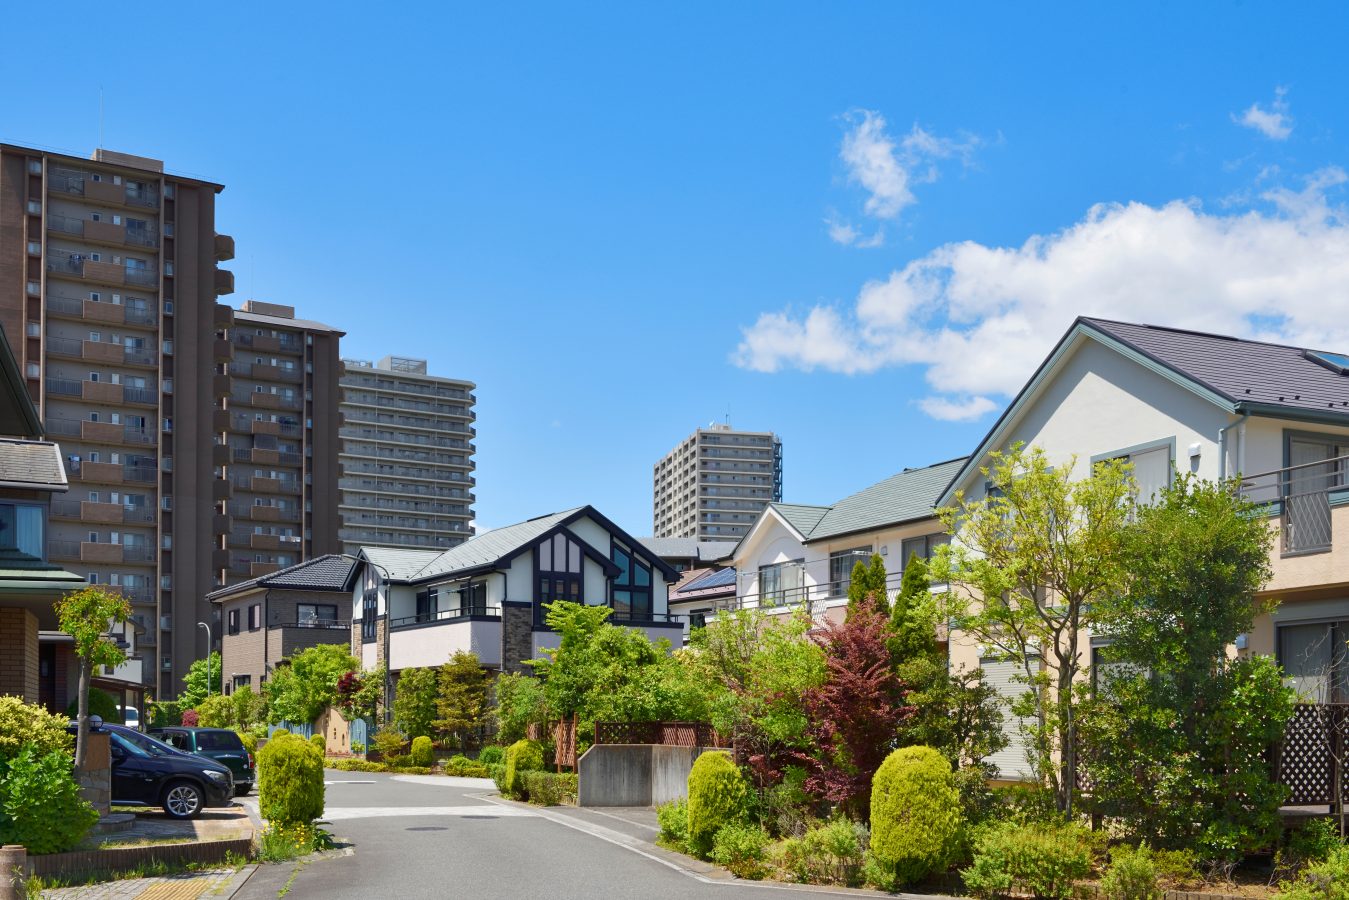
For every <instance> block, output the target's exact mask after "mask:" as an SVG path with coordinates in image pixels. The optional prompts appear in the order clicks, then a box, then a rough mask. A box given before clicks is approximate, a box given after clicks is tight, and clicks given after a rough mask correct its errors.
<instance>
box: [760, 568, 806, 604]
mask: <svg viewBox="0 0 1349 900" xmlns="http://www.w3.org/2000/svg"><path fill="white" fill-rule="evenodd" d="M804 562H805V560H801V559H794V560H791V561H789V562H780V563H774V564H773V565H771V566H759V602H760V605H762V606H782V605H784V604H787V603H795V602H798V601H800V600H801V599H802V583H801V570H802V567H803V564H804Z"/></svg>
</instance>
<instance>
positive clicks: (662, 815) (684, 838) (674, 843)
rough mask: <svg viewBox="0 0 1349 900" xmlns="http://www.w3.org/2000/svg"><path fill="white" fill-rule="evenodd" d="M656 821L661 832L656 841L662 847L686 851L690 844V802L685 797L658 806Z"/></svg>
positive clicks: (681, 851) (680, 851)
mask: <svg viewBox="0 0 1349 900" xmlns="http://www.w3.org/2000/svg"><path fill="white" fill-rule="evenodd" d="M656 821H657V822H658V823H659V824H660V834H658V835H657V836H656V843H658V844H660V845H661V846H662V847H668V848H669V849H671V850H675V851H678V852H679V853H685V852H687V851H688V846H689V804H688V801H687V800H685V799H684V798H683V797H680V798H679V799H678V800H671V801H670V802H668V803H662V804H661V805H660V806H658V807H656Z"/></svg>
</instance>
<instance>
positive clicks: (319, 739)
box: [309, 734, 328, 753]
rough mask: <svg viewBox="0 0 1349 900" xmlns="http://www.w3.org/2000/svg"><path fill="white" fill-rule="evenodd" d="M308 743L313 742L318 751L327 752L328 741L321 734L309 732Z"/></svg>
mask: <svg viewBox="0 0 1349 900" xmlns="http://www.w3.org/2000/svg"><path fill="white" fill-rule="evenodd" d="M309 743H311V744H313V745H314V746H315V747H318V748H319V752H320V753H327V752H328V741H327V739H326V738H324V736H323V735H321V734H311V735H310V736H309Z"/></svg>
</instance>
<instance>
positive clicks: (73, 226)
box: [47, 214, 159, 250]
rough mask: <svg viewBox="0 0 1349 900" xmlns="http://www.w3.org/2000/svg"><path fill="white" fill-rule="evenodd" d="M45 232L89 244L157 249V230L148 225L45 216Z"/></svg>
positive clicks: (55, 215) (53, 215)
mask: <svg viewBox="0 0 1349 900" xmlns="http://www.w3.org/2000/svg"><path fill="white" fill-rule="evenodd" d="M47 230H48V231H50V232H53V233H54V234H60V235H69V236H71V237H77V238H80V239H82V240H85V241H88V242H89V243H91V244H106V245H109V246H113V247H123V246H125V247H145V248H148V249H151V250H156V249H158V248H159V229H157V228H154V227H152V226H148V225H144V226H137V227H128V226H126V225H115V224H113V223H112V222H102V221H99V222H95V221H93V220H92V219H77V218H75V217H73V216H62V215H57V214H52V215H49V216H47Z"/></svg>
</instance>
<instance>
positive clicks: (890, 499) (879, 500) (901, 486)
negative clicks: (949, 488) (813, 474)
mask: <svg viewBox="0 0 1349 900" xmlns="http://www.w3.org/2000/svg"><path fill="white" fill-rule="evenodd" d="M964 462H965V458H964V457H961V458H960V459H952V460H948V461H946V462H942V463H937V464H935V465H931V466H927V467H925V468H922V469H905V470H904V471H903V472H900V473H899V474H898V475H892V476H890V477H889V478H887V479H885V480H884V481H882V482H880V483H878V484H873V485H872V486H871V487H869V488H867V489H866V490H863V491H858V492H857V493H856V494H852V495H851V496H848V497H844V498H843V499H842V500H840V501H838V502H837V503H835V504H834V505H833V506H830V507H826V510H827V511H826V512H825V514H824V516H823V517H822V518H821V519H820V520H819V522H818V523H817V524H816V525H815V527H814V528H813V529H811V530H810V531H808V532H803V533H804V534H805V535H806V540H807V541H819V540H824V539H825V538H832V537H838V536H839V535H844V534H852V533H854V532H859V531H871V530H872V529H875V528H881V527H883V526H886V525H894V524H897V523H899V522H908V521H912V520H914V519H926V518H928V517H929V516H931V515H932V513H933V507H934V505H935V504H936V502H937V498H938V497H940V496H941V493H942V491H943V490H944V489H945V488H946V485H947V484H949V483H950V481H951V479H952V478H953V477H954V476H955V474H956V472H958V471H960V467H961V465H963V464H964Z"/></svg>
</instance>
